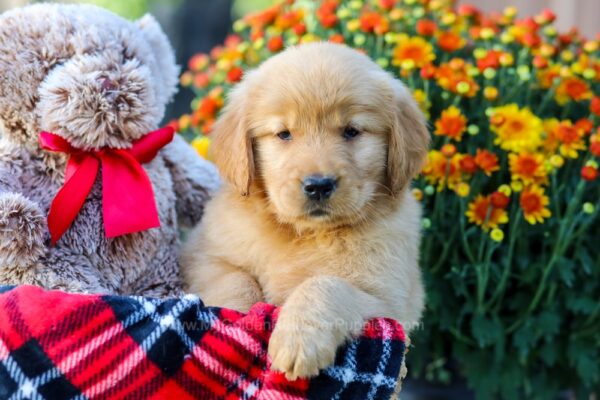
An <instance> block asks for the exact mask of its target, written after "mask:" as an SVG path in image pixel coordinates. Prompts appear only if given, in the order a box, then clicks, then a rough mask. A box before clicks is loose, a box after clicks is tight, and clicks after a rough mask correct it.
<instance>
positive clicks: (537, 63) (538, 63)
mask: <svg viewBox="0 0 600 400" xmlns="http://www.w3.org/2000/svg"><path fill="white" fill-rule="evenodd" d="M533 66H534V67H536V68H537V69H544V68H546V67H547V66H548V60H547V59H546V58H544V57H542V56H540V55H537V56H535V57H534V59H533Z"/></svg>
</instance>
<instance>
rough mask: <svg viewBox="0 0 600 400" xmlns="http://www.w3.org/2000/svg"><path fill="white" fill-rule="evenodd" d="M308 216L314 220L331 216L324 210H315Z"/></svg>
mask: <svg viewBox="0 0 600 400" xmlns="http://www.w3.org/2000/svg"><path fill="white" fill-rule="evenodd" d="M308 215H309V216H311V217H313V218H318V217H326V216H328V215H329V211H327V210H324V209H322V208H315V209H314V210H311V211H309V212H308Z"/></svg>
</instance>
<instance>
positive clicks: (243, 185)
mask: <svg viewBox="0 0 600 400" xmlns="http://www.w3.org/2000/svg"><path fill="white" fill-rule="evenodd" d="M246 104H247V95H246V88H245V85H244V82H242V83H240V84H238V86H237V87H236V88H234V89H233V90H231V91H230V92H229V96H228V104H227V105H226V106H225V108H224V109H223V112H222V113H221V116H220V117H219V118H218V120H217V122H216V123H215V126H214V130H213V133H212V134H211V137H212V139H213V140H212V144H211V158H212V159H213V160H214V162H215V164H216V165H217V167H218V168H219V171H220V172H221V175H222V176H223V178H225V180H227V181H228V182H229V183H230V184H231V185H233V187H234V188H235V189H236V190H238V191H239V192H240V194H241V195H242V196H247V195H248V194H249V191H250V184H251V183H252V180H253V178H254V155H253V152H252V138H251V137H250V129H249V126H248V123H247V116H246Z"/></svg>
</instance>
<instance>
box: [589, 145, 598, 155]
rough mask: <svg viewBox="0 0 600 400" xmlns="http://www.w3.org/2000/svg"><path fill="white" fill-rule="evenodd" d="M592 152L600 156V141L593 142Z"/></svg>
mask: <svg viewBox="0 0 600 400" xmlns="http://www.w3.org/2000/svg"><path fill="white" fill-rule="evenodd" d="M590 152H591V153H592V154H593V155H595V156H596V157H600V142H592V144H591V145H590Z"/></svg>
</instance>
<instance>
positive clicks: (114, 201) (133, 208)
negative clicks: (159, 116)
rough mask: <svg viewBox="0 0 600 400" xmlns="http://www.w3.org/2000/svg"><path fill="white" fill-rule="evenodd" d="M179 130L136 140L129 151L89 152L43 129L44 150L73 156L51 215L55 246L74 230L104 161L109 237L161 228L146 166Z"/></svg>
mask: <svg viewBox="0 0 600 400" xmlns="http://www.w3.org/2000/svg"><path fill="white" fill-rule="evenodd" d="M174 134H175V132H174V130H173V128H171V127H165V128H162V129H158V130H156V131H153V132H150V133H148V134H147V135H145V136H144V137H142V138H141V139H138V140H137V141H135V142H134V143H133V145H132V147H131V148H129V149H111V148H102V149H100V150H92V151H84V150H79V149H76V148H74V147H73V146H71V144H70V143H69V142H68V141H66V140H65V139H63V138H62V137H60V136H58V135H55V134H54V133H50V132H42V133H40V145H41V146H42V148H43V149H45V150H50V151H56V152H61V153H67V154H69V162H68V163H67V168H66V171H65V183H64V185H63V186H62V188H60V190H59V191H58V193H57V194H56V196H55V197H54V200H52V205H51V206H50V212H49V213H48V229H49V230H50V236H51V238H52V245H54V244H56V242H57V241H58V240H59V239H60V238H61V236H62V235H63V234H64V233H65V232H66V231H67V229H69V227H70V226H71V224H72V223H73V221H74V220H75V217H77V214H79V211H80V210H81V207H82V206H83V203H84V202H85V199H86V198H87V196H88V194H89V193H90V191H91V190H92V186H93V185H94V182H95V180H96V176H97V174H98V169H99V167H100V164H102V214H103V216H104V231H105V232H106V236H107V237H109V238H112V237H117V236H121V235H125V234H127V233H134V232H139V231H144V230H146V229H150V228H156V227H158V226H160V221H159V219H158V211H157V209H156V203H155V201H154V191H153V190H152V183H151V182H150V179H149V178H148V175H146V171H144V169H143V168H142V166H141V164H143V163H147V162H149V161H151V160H152V159H153V158H154V157H156V155H157V154H158V151H159V150H160V149H161V148H162V147H164V146H165V145H167V144H169V142H171V140H173V136H174Z"/></svg>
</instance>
